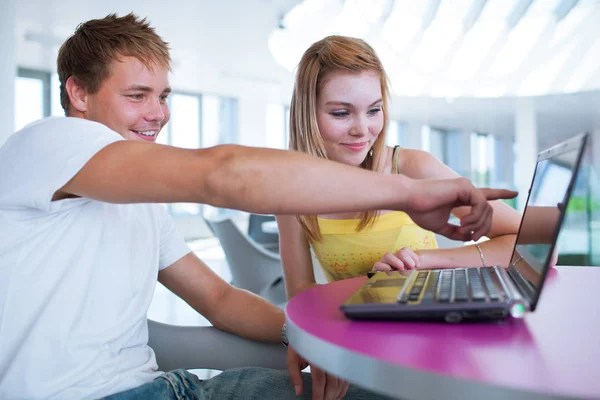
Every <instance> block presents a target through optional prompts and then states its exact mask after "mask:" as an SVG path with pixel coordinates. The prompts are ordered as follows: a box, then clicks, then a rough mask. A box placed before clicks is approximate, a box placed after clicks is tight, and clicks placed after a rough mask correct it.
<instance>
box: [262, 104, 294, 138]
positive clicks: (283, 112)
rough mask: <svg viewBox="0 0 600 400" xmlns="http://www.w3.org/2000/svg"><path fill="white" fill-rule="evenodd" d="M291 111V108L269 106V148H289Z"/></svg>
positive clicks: (278, 105) (275, 105)
mask: <svg viewBox="0 0 600 400" xmlns="http://www.w3.org/2000/svg"><path fill="white" fill-rule="evenodd" d="M289 110H290V109H289V107H285V106H283V105H280V104H269V105H267V138H266V146H267V147H270V148H273V149H286V148H287V147H288V142H289V133H288V132H289V125H288V124H289Z"/></svg>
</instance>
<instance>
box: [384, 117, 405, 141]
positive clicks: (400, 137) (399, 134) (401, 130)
mask: <svg viewBox="0 0 600 400" xmlns="http://www.w3.org/2000/svg"><path fill="white" fill-rule="evenodd" d="M407 143H408V131H407V126H406V124H404V123H402V122H400V121H394V120H390V121H389V123H388V127H387V133H386V136H385V144H386V145H388V146H390V147H394V146H396V145H398V146H403V147H405V146H406V145H407Z"/></svg>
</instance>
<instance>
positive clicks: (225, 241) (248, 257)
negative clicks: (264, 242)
mask: <svg viewBox="0 0 600 400" xmlns="http://www.w3.org/2000/svg"><path fill="white" fill-rule="evenodd" d="M206 223H207V224H208V226H209V227H210V228H211V229H212V231H213V233H214V234H215V236H216V237H218V238H219V241H220V242H221V247H223V251H224V253H225V258H226V259H227V264H229V269H230V271H231V277H232V284H233V285H234V286H236V287H239V288H241V289H246V290H249V291H251V292H252V293H255V294H257V295H259V296H261V297H263V298H265V299H266V300H268V301H270V302H271V303H273V304H275V305H278V306H280V305H281V304H283V303H284V302H285V301H286V300H287V298H286V295H285V284H284V281H283V267H282V266H281V257H280V256H279V254H277V253H273V252H271V251H268V250H265V249H264V248H263V247H262V246H261V245H259V244H258V243H256V242H255V241H254V240H252V239H251V238H250V237H248V235H245V234H244V233H242V231H240V229H239V228H238V227H237V226H236V225H235V224H234V223H233V221H232V220H231V218H224V219H220V220H206Z"/></svg>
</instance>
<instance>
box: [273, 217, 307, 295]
mask: <svg viewBox="0 0 600 400" xmlns="http://www.w3.org/2000/svg"><path fill="white" fill-rule="evenodd" d="M276 219H277V225H278V227H279V254H280V255H281V262H282V264H283V276H284V278H285V289H286V293H287V297H288V299H291V298H292V297H294V296H295V295H297V294H298V293H300V292H303V291H304V290H306V289H308V288H310V287H313V286H316V285H317V283H316V282H315V274H314V272H313V263H312V258H311V255H310V245H309V243H308V240H307V239H306V236H305V235H304V231H303V229H302V226H301V225H300V223H299V222H298V220H296V217H295V216H293V215H278V216H276Z"/></svg>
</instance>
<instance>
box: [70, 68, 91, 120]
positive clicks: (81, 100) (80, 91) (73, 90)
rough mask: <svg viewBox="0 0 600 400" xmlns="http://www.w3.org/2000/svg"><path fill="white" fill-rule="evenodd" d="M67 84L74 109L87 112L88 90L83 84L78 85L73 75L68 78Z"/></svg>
mask: <svg viewBox="0 0 600 400" xmlns="http://www.w3.org/2000/svg"><path fill="white" fill-rule="evenodd" d="M65 86H66V89H67V94H68V95H69V102H70V103H71V107H73V109H74V111H77V112H80V113H84V112H86V111H87V100H88V94H87V91H86V90H85V89H84V88H83V87H82V86H80V85H78V84H77V81H76V80H75V79H73V77H72V76H70V77H69V78H68V79H67V84H66V85H65Z"/></svg>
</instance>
